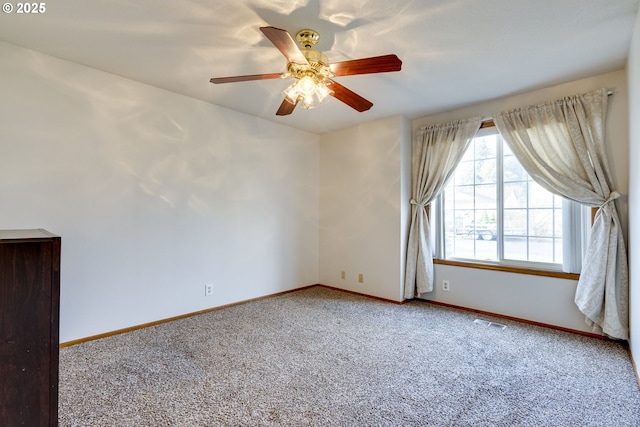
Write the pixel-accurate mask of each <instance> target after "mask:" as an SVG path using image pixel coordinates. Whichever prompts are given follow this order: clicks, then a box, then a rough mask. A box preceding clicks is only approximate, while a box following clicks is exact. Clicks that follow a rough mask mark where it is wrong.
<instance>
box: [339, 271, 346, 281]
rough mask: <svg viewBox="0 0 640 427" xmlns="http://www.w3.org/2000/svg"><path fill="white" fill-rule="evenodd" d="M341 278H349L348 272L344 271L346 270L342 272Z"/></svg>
mask: <svg viewBox="0 0 640 427" xmlns="http://www.w3.org/2000/svg"><path fill="white" fill-rule="evenodd" d="M340 278H341V279H342V280H344V279H346V278H347V272H346V271H344V270H342V271H341V272H340Z"/></svg>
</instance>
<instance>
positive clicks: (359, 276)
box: [358, 273, 364, 283]
mask: <svg viewBox="0 0 640 427" xmlns="http://www.w3.org/2000/svg"><path fill="white" fill-rule="evenodd" d="M358 282H359V283H364V274H363V273H359V274H358Z"/></svg>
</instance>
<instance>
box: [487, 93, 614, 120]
mask: <svg viewBox="0 0 640 427" xmlns="http://www.w3.org/2000/svg"><path fill="white" fill-rule="evenodd" d="M607 95H608V96H611V95H613V91H612V90H608V91H607ZM495 125H496V124H495V123H494V122H493V119H486V120H483V121H481V122H480V129H484V128H490V127H494V126H495Z"/></svg>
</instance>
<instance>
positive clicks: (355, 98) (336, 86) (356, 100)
mask: <svg viewBox="0 0 640 427" xmlns="http://www.w3.org/2000/svg"><path fill="white" fill-rule="evenodd" d="M329 89H331V90H332V91H333V95H332V96H333V97H334V98H336V99H338V100H340V101H342V102H344V103H345V104H347V105H348V106H349V107H351V108H353V109H355V110H358V111H359V112H361V113H362V112H363V111H367V110H368V109H369V108H371V107H373V103H372V102H371V101H367V100H366V99H364V98H363V97H361V96H360V95H358V94H357V93H355V92H353V91H351V90H349V89H347V88H346V87H344V86H342V85H341V84H340V83H337V82H333V83H331V84H330V85H329Z"/></svg>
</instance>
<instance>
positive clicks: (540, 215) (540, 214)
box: [529, 209, 554, 237]
mask: <svg viewBox="0 0 640 427" xmlns="http://www.w3.org/2000/svg"><path fill="white" fill-rule="evenodd" d="M553 225H554V224H553V209H529V235H530V236H536V237H553Z"/></svg>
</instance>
